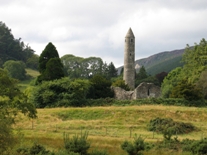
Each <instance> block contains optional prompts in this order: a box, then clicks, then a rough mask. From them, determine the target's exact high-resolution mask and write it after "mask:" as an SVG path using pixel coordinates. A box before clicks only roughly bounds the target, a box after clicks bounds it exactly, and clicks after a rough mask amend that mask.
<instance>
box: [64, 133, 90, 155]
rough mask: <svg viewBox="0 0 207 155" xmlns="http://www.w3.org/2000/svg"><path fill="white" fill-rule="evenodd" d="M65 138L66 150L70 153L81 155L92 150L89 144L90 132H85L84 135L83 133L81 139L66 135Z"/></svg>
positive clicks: (76, 136)
mask: <svg viewBox="0 0 207 155" xmlns="http://www.w3.org/2000/svg"><path fill="white" fill-rule="evenodd" d="M63 138H64V145H65V149H66V150H67V151H68V153H71V152H73V153H79V154H81V155H86V154H87V151H88V149H89V148H90V144H89V143H88V142H87V138H88V132H85V133H84V134H82V133H81V136H80V137H79V136H78V135H75V136H73V137H72V138H70V137H69V135H68V134H66V133H64V137H63Z"/></svg>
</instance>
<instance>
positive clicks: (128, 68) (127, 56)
mask: <svg viewBox="0 0 207 155" xmlns="http://www.w3.org/2000/svg"><path fill="white" fill-rule="evenodd" d="M124 80H125V83H126V84H128V86H129V87H130V89H132V90H133V89H134V87H135V37H134V34H133V32H132V29H131V28H129V30H128V32H127V34H126V37H125V49H124Z"/></svg>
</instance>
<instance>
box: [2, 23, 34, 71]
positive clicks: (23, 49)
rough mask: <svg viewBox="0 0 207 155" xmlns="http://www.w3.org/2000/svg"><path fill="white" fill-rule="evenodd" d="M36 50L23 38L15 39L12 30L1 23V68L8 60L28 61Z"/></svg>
mask: <svg viewBox="0 0 207 155" xmlns="http://www.w3.org/2000/svg"><path fill="white" fill-rule="evenodd" d="M34 52H35V51H34V50H33V49H31V47H30V46H29V45H26V44H25V43H24V42H23V41H21V38H18V39H15V38H14V36H13V34H12V32H11V29H9V28H8V27H7V26H6V24H5V23H3V22H1V21H0V67H1V66H2V65H3V64H4V63H5V62H6V61H8V60H18V61H23V62H24V63H26V61H27V60H28V59H29V58H31V57H32V56H33V54H34Z"/></svg>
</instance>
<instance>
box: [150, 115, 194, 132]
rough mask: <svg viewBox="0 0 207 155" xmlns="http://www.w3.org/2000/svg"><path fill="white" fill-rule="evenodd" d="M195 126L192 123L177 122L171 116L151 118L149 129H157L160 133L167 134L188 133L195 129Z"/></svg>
mask: <svg viewBox="0 0 207 155" xmlns="http://www.w3.org/2000/svg"><path fill="white" fill-rule="evenodd" d="M195 129H196V128H195V127H194V126H193V125H192V124H191V123H183V122H175V121H174V120H173V119H171V118H159V117H157V118H155V119H152V120H150V122H149V124H148V130H149V131H155V132H158V133H163V134H165V133H166V132H168V133H169V134H172V135H176V134H187V133H189V132H192V131H195Z"/></svg>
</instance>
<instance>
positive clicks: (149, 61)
mask: <svg viewBox="0 0 207 155" xmlns="http://www.w3.org/2000/svg"><path fill="white" fill-rule="evenodd" d="M184 51H185V49H179V50H173V51H166V52H161V53H157V54H154V55H152V56H149V57H147V58H143V59H139V60H136V61H135V66H136V69H137V70H138V69H139V68H140V67H141V66H144V67H145V69H146V71H147V73H148V74H150V75H156V74H158V73H161V72H170V71H171V70H173V69H174V68H176V67H179V66H183V64H182V63H181V59H182V54H183V53H184ZM122 67H123V66H121V67H119V68H118V70H119V71H120V70H121V68H122Z"/></svg>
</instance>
